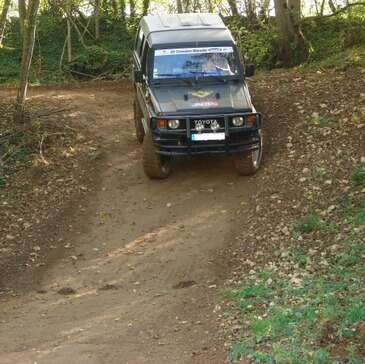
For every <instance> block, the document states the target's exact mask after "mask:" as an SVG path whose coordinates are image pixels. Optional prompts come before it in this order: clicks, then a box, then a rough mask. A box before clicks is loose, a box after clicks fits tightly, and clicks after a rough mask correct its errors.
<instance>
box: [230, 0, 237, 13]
mask: <svg viewBox="0 0 365 364" xmlns="http://www.w3.org/2000/svg"><path fill="white" fill-rule="evenodd" d="M228 5H229V8H230V9H231V13H232V15H238V9H237V3H236V0H228Z"/></svg>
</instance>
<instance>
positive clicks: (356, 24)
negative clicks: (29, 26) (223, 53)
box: [0, 14, 365, 84]
mask: <svg viewBox="0 0 365 364" xmlns="http://www.w3.org/2000/svg"><path fill="white" fill-rule="evenodd" d="M79 21H80V23H82V24H83V26H86V25H87V23H88V18H80V19H79ZM138 21H139V19H138V18H127V19H121V18H112V17H108V18H107V17H105V16H103V17H101V19H100V34H101V39H100V40H99V41H95V40H94V39H93V38H92V37H91V36H90V35H89V33H88V32H86V33H85V35H84V42H85V46H83V45H82V44H81V43H80V42H79V40H78V36H77V34H75V32H73V33H72V60H71V62H70V63H68V62H67V60H66V54H67V52H64V43H65V38H66V33H67V27H66V20H65V19H60V18H59V17H57V16H53V15H52V14H40V15H39V23H38V27H37V37H36V43H35V48H34V58H33V65H32V68H31V74H30V82H31V83H32V84H49V83H56V82H65V81H68V80H72V79H73V78H76V79H79V78H83V79H86V80H88V79H91V78H103V79H109V78H113V77H116V76H117V77H119V76H120V75H124V76H128V75H129V74H130V72H129V71H130V65H131V57H132V48H133V43H134V38H135V33H136V29H137V25H138ZM224 21H225V22H226V24H227V26H228V27H229V28H230V30H231V32H232V34H233V37H234V38H235V40H236V42H237V46H238V50H239V53H240V57H241V59H242V61H243V62H244V63H245V64H247V63H253V64H255V65H256V66H257V67H258V68H262V69H273V68H278V67H281V62H280V60H279V46H278V38H277V31H276V23H275V19H274V18H268V19H260V18H258V19H257V21H256V22H255V23H254V24H248V23H247V20H246V19H245V18H244V17H240V16H239V17H227V18H224ZM302 33H303V35H304V37H305V39H306V43H307V45H308V48H309V58H308V60H307V62H306V63H305V64H306V65H309V66H315V67H318V66H319V67H347V66H356V65H357V66H362V65H363V64H364V60H365V19H364V17H363V16H361V14H359V15H358V16H354V15H353V16H351V17H342V16H339V17H333V18H327V19H323V20H322V21H319V22H311V23H308V24H304V25H303V27H302ZM62 55H63V56H62ZM20 59H21V37H20V32H19V24H18V20H17V19H16V18H15V19H12V21H11V23H10V26H9V27H8V28H7V30H6V33H5V39H4V42H3V46H2V47H0V84H9V83H16V82H17V80H18V77H19V70H20V67H19V66H20Z"/></svg>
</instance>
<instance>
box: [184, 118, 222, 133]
mask: <svg viewBox="0 0 365 364" xmlns="http://www.w3.org/2000/svg"><path fill="white" fill-rule="evenodd" d="M214 121H216V122H218V124H219V128H223V129H224V118H223V117H203V118H201V117H194V118H191V119H190V125H191V130H196V129H195V126H196V124H197V123H199V124H203V125H204V131H209V130H211V127H210V126H211V124H212V123H213V122H214Z"/></svg>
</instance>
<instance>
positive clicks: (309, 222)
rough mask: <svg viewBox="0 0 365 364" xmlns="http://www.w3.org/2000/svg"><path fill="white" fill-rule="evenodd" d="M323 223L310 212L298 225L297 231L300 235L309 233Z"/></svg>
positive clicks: (313, 212) (315, 214) (314, 213)
mask: <svg viewBox="0 0 365 364" xmlns="http://www.w3.org/2000/svg"><path fill="white" fill-rule="evenodd" d="M322 225H323V221H322V220H321V219H320V218H319V216H318V214H317V213H316V212H315V211H312V212H310V213H309V214H308V215H307V216H306V217H305V218H304V219H303V220H302V221H301V222H300V223H299V225H298V230H299V231H300V232H301V233H310V232H312V231H313V230H314V229H315V228H318V227H321V226H322Z"/></svg>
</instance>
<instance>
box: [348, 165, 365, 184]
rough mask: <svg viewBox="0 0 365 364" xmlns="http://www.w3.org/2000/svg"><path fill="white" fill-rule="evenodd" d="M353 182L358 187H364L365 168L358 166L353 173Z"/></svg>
mask: <svg viewBox="0 0 365 364" xmlns="http://www.w3.org/2000/svg"><path fill="white" fill-rule="evenodd" d="M351 181H352V182H353V183H355V184H356V185H360V186H363V185H364V184H365V167H364V166H361V165H358V166H356V167H355V168H354V169H353V170H352V173H351Z"/></svg>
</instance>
